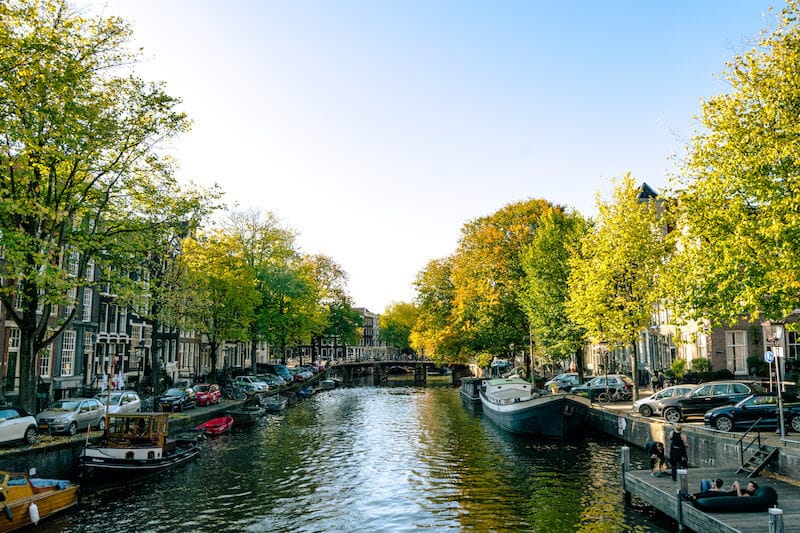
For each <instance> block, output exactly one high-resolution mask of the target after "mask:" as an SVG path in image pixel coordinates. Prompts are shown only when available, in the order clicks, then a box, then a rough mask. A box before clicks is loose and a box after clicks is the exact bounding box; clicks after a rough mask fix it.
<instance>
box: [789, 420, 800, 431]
mask: <svg viewBox="0 0 800 533" xmlns="http://www.w3.org/2000/svg"><path fill="white" fill-rule="evenodd" d="M789 425H790V426H792V429H793V430H795V431H797V432H798V433H800V416H796V417H794V418H792V421H791V422H789Z"/></svg>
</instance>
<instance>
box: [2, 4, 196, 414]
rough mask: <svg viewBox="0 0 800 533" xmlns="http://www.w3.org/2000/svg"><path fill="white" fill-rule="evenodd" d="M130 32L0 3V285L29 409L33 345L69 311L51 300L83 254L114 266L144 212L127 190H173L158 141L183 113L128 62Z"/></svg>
mask: <svg viewBox="0 0 800 533" xmlns="http://www.w3.org/2000/svg"><path fill="white" fill-rule="evenodd" d="M130 36H131V32H130V29H129V27H128V26H127V24H125V23H124V22H123V21H121V20H119V19H116V18H94V19H86V18H82V17H80V16H78V15H76V14H75V13H74V12H73V11H72V10H71V8H70V6H69V4H67V3H66V2H65V1H61V0H13V1H7V2H3V3H0V124H1V127H0V136H1V138H2V143H1V144H2V148H0V184H1V185H0V229H2V244H3V252H4V254H3V255H4V258H3V262H2V266H0V269H2V270H1V271H0V277H2V280H3V281H2V288H1V289H0V296H1V297H2V300H3V306H4V309H5V311H6V316H8V317H9V318H10V319H11V320H13V321H14V322H15V323H16V325H17V326H18V327H19V329H20V334H21V345H20V353H19V357H20V360H19V363H20V364H19V368H20V396H19V401H20V403H21V404H22V406H23V407H25V408H27V409H30V410H33V409H34V406H35V385H36V372H35V368H34V366H35V360H36V355H37V353H38V352H39V351H40V350H41V349H42V348H43V347H45V346H47V345H48V344H49V343H50V342H51V341H52V340H53V339H54V338H55V337H56V336H57V335H59V334H60V333H61V332H62V331H63V329H64V328H65V327H66V326H67V325H68V324H69V322H70V321H71V320H72V315H73V313H74V310H73V313H69V314H67V315H66V316H65V315H59V313H58V309H59V306H61V305H64V304H71V303H72V302H69V301H68V298H67V295H68V294H72V293H73V291H71V289H73V288H75V287H77V286H80V285H82V284H86V283H88V282H89V281H88V280H86V279H85V277H84V272H85V270H86V266H87V265H88V264H89V262H90V261H92V262H94V264H96V265H97V267H98V268H100V269H101V271H102V272H103V275H104V276H105V277H106V278H107V279H108V278H110V277H111V276H113V275H115V273H118V272H119V269H117V268H115V265H113V264H111V260H112V259H113V258H115V257H118V256H119V255H118V253H117V251H116V243H117V242H119V239H118V236H119V235H121V234H125V233H129V232H131V231H135V230H136V228H137V226H138V224H139V222H141V220H140V219H137V218H136V217H127V216H125V213H126V210H127V207H128V206H129V205H130V204H131V203H132V202H133V201H134V200H135V198H137V197H138V196H139V195H140V194H141V192H142V191H145V190H151V191H156V192H161V191H166V190H171V189H173V187H172V185H171V184H170V183H171V181H170V180H171V176H170V173H169V162H168V160H166V159H164V158H163V157H161V156H160V155H159V153H158V152H157V151H156V147H157V145H158V143H160V142H161V141H163V140H164V139H168V138H170V137H171V136H173V135H175V134H177V133H179V132H181V131H183V130H185V129H186V127H187V125H188V121H187V119H186V117H185V116H184V115H183V114H182V113H180V112H178V111H177V110H176V107H177V105H178V103H179V102H178V100H176V99H175V98H172V97H170V96H168V95H167V94H166V93H165V92H164V90H163V88H162V86H161V85H159V84H153V83H146V82H144V81H143V80H141V79H139V78H138V77H136V76H135V73H133V72H132V68H131V67H130V66H131V65H134V64H135V63H136V61H137V60H138V56H137V55H136V54H132V53H130V52H129V51H128V48H127V41H128V39H129V38H130ZM132 222H133V223H132ZM132 226H133V227H132ZM77 307H78V306H74V308H77Z"/></svg>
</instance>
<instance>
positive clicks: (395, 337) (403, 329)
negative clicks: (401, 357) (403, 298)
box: [378, 302, 420, 354]
mask: <svg viewBox="0 0 800 533" xmlns="http://www.w3.org/2000/svg"><path fill="white" fill-rule="evenodd" d="M419 313H420V311H419V308H418V307H417V306H416V305H414V304H413V303H408V302H394V303H392V304H391V305H389V306H388V307H387V308H386V309H384V311H383V313H381V318H380V333H379V335H378V340H379V341H381V342H384V343H386V345H387V346H393V347H395V348H397V349H399V350H400V352H401V353H406V354H410V353H413V352H414V350H413V349H412V348H411V342H410V340H409V339H410V336H411V330H412V328H413V327H414V325H415V324H416V323H417V318H418V317H419Z"/></svg>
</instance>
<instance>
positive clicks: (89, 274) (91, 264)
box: [84, 259, 94, 281]
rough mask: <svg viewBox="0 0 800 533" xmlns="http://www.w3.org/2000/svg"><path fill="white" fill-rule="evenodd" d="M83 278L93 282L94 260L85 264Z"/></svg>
mask: <svg viewBox="0 0 800 533" xmlns="http://www.w3.org/2000/svg"><path fill="white" fill-rule="evenodd" d="M84 277H85V278H86V279H87V280H88V281H94V259H89V261H87V262H86V275H85V276H84Z"/></svg>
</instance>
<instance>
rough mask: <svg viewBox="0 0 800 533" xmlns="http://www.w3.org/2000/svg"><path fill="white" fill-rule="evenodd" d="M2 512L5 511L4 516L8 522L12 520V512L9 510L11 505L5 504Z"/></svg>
mask: <svg viewBox="0 0 800 533" xmlns="http://www.w3.org/2000/svg"><path fill="white" fill-rule="evenodd" d="M3 513H5V515H6V518H8V521H9V522H11V521H12V520H14V513H12V512H11V507H9V506H8V505H6V506H5V507H3Z"/></svg>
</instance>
